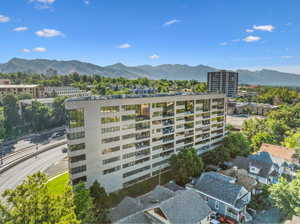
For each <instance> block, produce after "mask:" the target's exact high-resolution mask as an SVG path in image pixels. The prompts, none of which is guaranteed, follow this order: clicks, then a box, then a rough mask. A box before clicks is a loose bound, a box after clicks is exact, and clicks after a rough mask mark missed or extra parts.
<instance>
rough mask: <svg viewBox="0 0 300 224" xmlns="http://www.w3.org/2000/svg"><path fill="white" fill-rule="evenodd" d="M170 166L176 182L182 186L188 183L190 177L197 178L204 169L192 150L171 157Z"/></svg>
mask: <svg viewBox="0 0 300 224" xmlns="http://www.w3.org/2000/svg"><path fill="white" fill-rule="evenodd" d="M170 165H171V169H172V171H173V173H174V176H175V179H176V182H177V183H179V184H182V185H183V184H186V183H187V182H189V180H190V178H191V177H197V176H199V175H200V174H201V172H202V170H203V167H204V164H203V162H202V159H201V158H200V157H199V156H198V155H197V152H196V150H195V149H193V148H190V149H185V150H183V151H181V152H179V153H178V154H174V155H172V157H171V158H170Z"/></svg>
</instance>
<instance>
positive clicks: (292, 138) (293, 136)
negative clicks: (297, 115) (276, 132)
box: [282, 129, 300, 148]
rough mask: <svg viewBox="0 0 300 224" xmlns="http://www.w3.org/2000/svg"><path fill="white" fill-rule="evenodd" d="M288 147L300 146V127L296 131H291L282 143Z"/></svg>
mask: <svg viewBox="0 0 300 224" xmlns="http://www.w3.org/2000/svg"><path fill="white" fill-rule="evenodd" d="M282 144H283V145H284V146H285V147H288V148H299V147H300V129H299V130H298V131H297V132H295V133H290V134H289V136H288V137H286V138H285V139H284V141H283V143H282Z"/></svg>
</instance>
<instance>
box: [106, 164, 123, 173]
mask: <svg viewBox="0 0 300 224" xmlns="http://www.w3.org/2000/svg"><path fill="white" fill-rule="evenodd" d="M120 169H121V166H116V167H113V168H110V169H106V170H103V175H106V174H109V173H113V172H116V171H118V170H120Z"/></svg>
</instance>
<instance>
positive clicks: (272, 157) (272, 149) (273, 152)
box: [253, 144, 300, 177]
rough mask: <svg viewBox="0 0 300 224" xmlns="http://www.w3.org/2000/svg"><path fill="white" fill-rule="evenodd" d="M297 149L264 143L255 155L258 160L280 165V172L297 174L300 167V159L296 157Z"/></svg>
mask: <svg viewBox="0 0 300 224" xmlns="http://www.w3.org/2000/svg"><path fill="white" fill-rule="evenodd" d="M295 153H296V151H295V149H292V148H287V147H283V146H279V145H272V144H262V145H261V147H260V150H259V152H258V153H257V154H255V155H253V157H255V158H256V159H258V160H261V161H265V162H269V163H273V164H275V165H276V166H278V167H279V170H280V173H283V174H286V175H289V176H292V177H293V176H295V175H296V171H297V170H299V169H300V163H299V161H298V160H297V159H296V158H295V157H294V155H295Z"/></svg>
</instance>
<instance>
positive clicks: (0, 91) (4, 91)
mask: <svg viewBox="0 0 300 224" xmlns="http://www.w3.org/2000/svg"><path fill="white" fill-rule="evenodd" d="M9 94H11V95H22V94H29V95H31V96H32V98H39V97H41V95H42V91H41V88H40V87H39V86H38V85H0V99H1V98H3V97H4V96H6V95H9Z"/></svg>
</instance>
